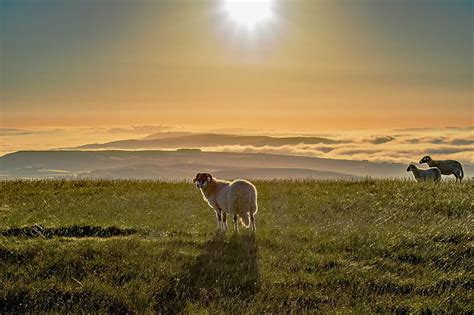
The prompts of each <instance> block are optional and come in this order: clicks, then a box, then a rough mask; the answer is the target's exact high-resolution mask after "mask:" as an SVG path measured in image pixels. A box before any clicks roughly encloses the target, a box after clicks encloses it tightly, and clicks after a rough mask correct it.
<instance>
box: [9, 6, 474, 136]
mask: <svg viewBox="0 0 474 315" xmlns="http://www.w3.org/2000/svg"><path fill="white" fill-rule="evenodd" d="M226 1H229V0H209V1H200V0H195V1H194V0H189V1H186V0H174V1H171V0H169V1H144V0H137V1H111V0H105V1H80V0H71V1H63V2H59V1H50V0H45V1H41V2H40V1H21V2H18V1H11V0H6V1H2V10H0V11H1V12H0V21H1V22H0V23H1V26H2V27H1V30H0V35H1V36H0V37H1V38H2V54H1V69H0V70H1V81H0V92H1V94H0V95H1V98H0V105H1V108H0V110H1V112H0V114H1V119H0V123H1V125H2V126H3V127H15V128H16V127H26V126H92V125H95V126H100V125H132V124H186V125H191V126H196V127H199V128H202V127H206V126H210V125H212V126H214V127H240V128H267V129H273V130H275V129H276V130H278V129H280V128H281V129H285V130H291V129H298V130H301V129H307V130H312V129H314V130H322V129H368V128H402V127H443V126H458V127H463V126H472V125H474V114H473V79H472V75H473V60H472V56H473V51H472V47H473V45H472V42H473V31H472V12H473V10H472V9H473V8H472V1H462V0H453V1H439V0H433V1H428V0H420V1H372V0H362V1H344V0H338V1H316V0H315V1H310V0H308V1H303V0H295V1H283V0H256V2H257V3H258V2H261V1H263V2H268V6H269V7H268V8H269V10H271V17H269V18H267V19H266V20H264V21H259V22H258V23H257V24H255V25H254V24H252V25H250V26H249V25H247V26H245V25H242V24H239V21H238V20H236V18H235V16H234V17H233V16H232V14H233V13H232V12H229V11H228V10H227V9H228V8H226V7H225V2H226ZM234 1H241V2H242V1H243V2H245V5H248V6H249V7H251V6H252V5H255V4H252V3H251V2H252V1H250V2H249V1H246V0H234ZM258 5H262V4H261V3H260V4H258ZM253 11H255V10H253ZM250 12H252V10H250Z"/></svg>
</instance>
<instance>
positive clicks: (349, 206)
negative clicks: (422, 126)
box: [0, 180, 474, 314]
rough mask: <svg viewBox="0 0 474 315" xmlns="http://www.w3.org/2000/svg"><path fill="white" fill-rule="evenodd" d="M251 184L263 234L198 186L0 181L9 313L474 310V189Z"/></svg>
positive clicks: (3, 282) (1, 293)
mask: <svg viewBox="0 0 474 315" xmlns="http://www.w3.org/2000/svg"><path fill="white" fill-rule="evenodd" d="M255 184H256V186H257V189H258V191H259V212H258V214H257V216H256V221H257V233H256V235H255V237H254V236H252V234H251V233H250V231H248V230H246V229H241V231H240V233H239V234H238V235H236V234H234V233H232V232H228V233H227V234H226V235H222V234H219V233H215V225H216V224H215V221H214V214H213V212H212V211H211V210H210V209H209V208H208V206H207V204H206V203H205V202H204V201H203V200H202V197H201V194H200V193H199V191H198V190H197V189H196V188H195V187H194V186H193V185H192V184H189V183H163V182H155V181H89V180H81V181H59V180H40V181H4V182H0V235H1V236H0V313H4V312H25V311H29V312H31V311H35V312H37V311H71V312H81V311H82V312H114V313H115V312H133V311H137V312H150V311H152V312H155V311H156V312H161V313H163V314H168V313H176V312H187V313H196V312H203V311H205V312H209V313H215V312H225V313H242V312H245V313H247V312H248V313H260V312H264V311H267V312H283V313H286V312H305V311H309V312H351V311H353V312H357V313H365V312H396V313H407V312H425V313H429V312H430V311H432V312H452V313H462V312H465V313H472V312H473V311H474V302H473V301H474V294H473V285H474V277H473V270H474V263H473V259H472V257H473V256H474V255H473V254H474V253H473V240H474V238H473V232H472V231H473V228H472V227H473V225H472V221H473V213H474V212H473V210H474V204H473V199H474V198H473V197H474V194H473V191H474V189H473V188H474V182H473V181H466V182H464V183H462V184H455V183H453V182H443V183H441V184H438V185H433V184H417V183H414V182H408V181H395V180H394V181H379V180H365V181H360V182H337V181H303V182H292V181H264V182H256V183H255ZM229 227H231V224H230V225H229Z"/></svg>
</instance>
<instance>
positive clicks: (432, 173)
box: [407, 164, 441, 182]
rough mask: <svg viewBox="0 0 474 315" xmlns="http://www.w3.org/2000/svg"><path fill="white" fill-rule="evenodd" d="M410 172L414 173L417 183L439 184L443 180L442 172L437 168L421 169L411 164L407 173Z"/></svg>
mask: <svg viewBox="0 0 474 315" xmlns="http://www.w3.org/2000/svg"><path fill="white" fill-rule="evenodd" d="M409 171H411V172H412V173H413V175H414V176H415V179H416V181H417V182H427V181H431V182H438V181H440V180H441V171H440V170H439V169H438V168H436V167H430V168H428V169H419V168H418V167H416V165H414V164H410V166H408V168H407V172H409Z"/></svg>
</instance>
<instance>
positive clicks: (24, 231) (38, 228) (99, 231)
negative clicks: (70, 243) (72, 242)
mask: <svg viewBox="0 0 474 315" xmlns="http://www.w3.org/2000/svg"><path fill="white" fill-rule="evenodd" d="M136 232H137V231H136V230H134V229H121V228H118V227H116V226H109V227H101V226H90V225H72V226H65V227H59V228H45V227H43V226H42V225H33V226H25V227H17V228H10V229H8V230H3V231H0V236H16V237H43V238H52V237H55V236H56V237H58V236H59V237H104V238H105V237H113V236H127V235H131V234H134V233H136Z"/></svg>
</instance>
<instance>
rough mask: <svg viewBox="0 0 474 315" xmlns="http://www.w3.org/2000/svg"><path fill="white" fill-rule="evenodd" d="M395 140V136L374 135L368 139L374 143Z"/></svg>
mask: <svg viewBox="0 0 474 315" xmlns="http://www.w3.org/2000/svg"><path fill="white" fill-rule="evenodd" d="M393 140H395V138H394V137H392V136H373V137H372V138H370V139H368V140H367V141H368V142H370V143H372V144H382V143H387V142H390V141H393Z"/></svg>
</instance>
